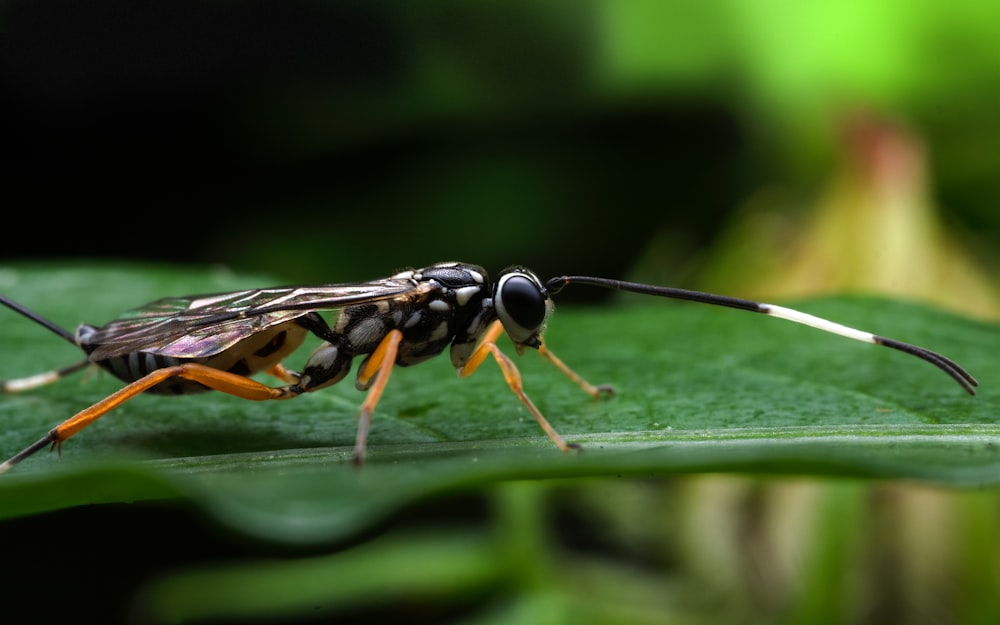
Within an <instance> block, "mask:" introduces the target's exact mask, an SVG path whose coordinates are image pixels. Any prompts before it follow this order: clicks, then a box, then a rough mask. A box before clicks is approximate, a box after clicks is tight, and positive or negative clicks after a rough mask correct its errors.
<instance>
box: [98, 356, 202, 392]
mask: <svg viewBox="0 0 1000 625" xmlns="http://www.w3.org/2000/svg"><path fill="white" fill-rule="evenodd" d="M205 360H210V359H205V358H174V357H173V356H164V355H163V354H153V353H151V352H132V353H131V354H125V355H123V356H115V357H114V358H108V359H106V360H100V361H98V362H97V364H98V365H100V367H101V368H103V369H105V370H106V371H108V372H109V373H111V374H112V375H114V376H115V377H116V378H118V379H119V380H122V381H123V382H134V381H136V380H138V379H139V378H142V377H144V376H146V375H149V374H150V373H152V372H154V371H156V370H157V369H165V368H167V367H174V366H176V365H179V364H183V363H185V362H197V363H203V364H204V363H205ZM207 390H209V389H208V387H206V386H204V385H202V384H199V383H198V382H192V381H190V380H185V379H184V378H170V379H168V380H165V381H163V382H161V383H159V384H157V385H156V386H154V387H153V388H151V389H149V391H147V392H149V393H155V394H157V395H185V394H188V393H203V392H205V391H207Z"/></svg>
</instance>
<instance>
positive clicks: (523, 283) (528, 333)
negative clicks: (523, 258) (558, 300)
mask: <svg viewBox="0 0 1000 625" xmlns="http://www.w3.org/2000/svg"><path fill="white" fill-rule="evenodd" d="M493 307H494V308H495V309H496V312H497V317H499V318H500V322H501V323H503V327H504V329H505V330H506V331H507V334H508V335H510V338H511V339H512V340H513V341H514V343H515V344H517V345H518V346H520V345H527V346H529V347H538V346H539V345H541V342H540V340H539V335H541V333H542V329H543V328H544V326H545V320H546V318H548V316H549V312H550V310H551V303H550V301H549V297H548V294H547V293H546V292H545V287H544V286H542V283H541V281H540V280H539V279H538V277H537V276H536V275H535V274H533V273H531V272H530V271H528V270H527V269H511V270H508V271H505V272H504V273H503V274H502V275H501V276H500V279H499V280H497V285H496V292H495V293H494V295H493Z"/></svg>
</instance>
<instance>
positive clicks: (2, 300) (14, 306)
mask: <svg viewBox="0 0 1000 625" xmlns="http://www.w3.org/2000/svg"><path fill="white" fill-rule="evenodd" d="M0 304H3V305H4V306H6V307H7V308H10V309H11V310H13V311H15V312H19V313H21V314H22V315H24V316H25V317H27V318H28V319H31V320H32V321H34V322H35V323H37V324H38V325H40V326H43V327H45V328H47V329H48V330H50V331H51V332H53V333H55V334H58V335H59V336H61V337H63V338H64V339H66V340H67V341H69V342H70V343H72V344H73V345H76V336H75V335H74V334H73V333H72V332H70V331H69V330H67V329H65V328H63V327H61V326H58V325H56V324H55V323H53V322H51V321H49V320H48V319H46V318H45V317H42V316H41V315H39V314H37V313H35V312H32V311H30V310H28V309H27V308H25V307H24V306H21V305H20V304H18V303H17V302H15V301H13V300H9V299H7V298H6V297H4V296H3V295H0Z"/></svg>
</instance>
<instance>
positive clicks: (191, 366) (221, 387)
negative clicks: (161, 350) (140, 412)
mask: <svg viewBox="0 0 1000 625" xmlns="http://www.w3.org/2000/svg"><path fill="white" fill-rule="evenodd" d="M175 377H180V378H184V379H186V380H192V381H195V382H200V383H201V384H204V385H205V386H207V387H209V388H212V389H215V390H217V391H222V392H223V393H228V394H229V395H234V396H236V397H242V398H243V399H250V400H254V401H263V400H267V399H288V398H290V397H295V394H293V393H291V392H289V391H287V390H286V389H282V388H272V387H270V386H267V385H265V384H261V383H260V382H257V381H255V380H251V379H250V378H247V377H244V376H242V375H237V374H235V373H229V372H227V371H221V370H219V369H213V368H212V367H207V366H205V365H201V364H197V363H185V364H182V365H176V366H173V367H165V368H163V369H157V370H156V371H153V372H152V373H150V374H148V375H146V376H143V377H141V378H139V379H138V380H136V381H135V382H132V383H131V384H129V385H128V386H125V387H123V388H121V389H119V390H118V391H116V392H114V393H112V394H111V395H108V396H107V397H105V398H104V399H102V400H101V401H99V402H97V403H96V404H94V405H93V406H90V407H89V408H86V409H84V410H81V411H80V412H78V413H77V414H75V415H74V416H72V417H70V418H69V419H67V420H65V421H63V422H62V423H60V424H59V425H57V426H56V427H54V428H53V429H52V430H50V431H49V433H48V434H46V435H45V437H44V438H42V439H41V440H39V441H37V442H36V443H34V444H33V445H31V446H30V447H28V448H26V449H24V450H23V451H21V452H20V453H18V454H16V455H15V456H13V457H12V458H10V459H9V460H7V461H6V462H4V463H3V464H0V473H3V472H4V471H6V470H8V469H10V468H11V467H12V466H14V465H15V464H17V463H18V462H20V461H21V460H24V459H25V458H27V457H28V456H30V455H31V454H33V453H35V452H36V451H38V450H40V449H42V448H44V447H46V446H49V445H52V446H53V447H57V448H58V447H59V446H61V445H62V442H63V441H65V440H66V439H68V438H69V437H71V436H73V435H74V434H76V433H77V432H79V431H80V430H82V429H83V428H85V427H87V426H88V425H90V424H91V423H93V422H94V421H97V420H98V419H100V418H101V417H103V416H104V415H106V414H107V413H108V412H110V411H111V410H113V409H114V408H116V407H118V406H120V405H121V404H123V403H124V402H126V401H128V400H129V399H132V398H133V397H135V396H136V395H138V394H140V393H142V392H143V391H146V390H148V389H150V388H152V387H153V386H156V385H157V384H159V383H160V382H163V381H164V380H167V379H170V378H175Z"/></svg>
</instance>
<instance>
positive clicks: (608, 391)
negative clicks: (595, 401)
mask: <svg viewBox="0 0 1000 625" xmlns="http://www.w3.org/2000/svg"><path fill="white" fill-rule="evenodd" d="M538 353H539V354H541V355H542V356H545V358H547V359H548V361H549V362H551V363H552V364H553V365H555V366H556V368H557V369H559V370H560V371H562V372H563V373H565V374H566V377H568V378H569V379H570V380H573V382H574V383H575V384H576V385H577V386H579V387H580V388H582V389H583V390H584V391H586V393H587V394H588V395H590V396H591V397H600V396H601V394H605V395H613V394H614V392H615V389H613V388H611V385H610V384H601V385H599V386H594V385H593V384H591V383H590V382H588V381H586V380H584V379H583V378H581V377H580V376H579V374H577V372H576V371H573V370H572V369H570V368H569V367H567V366H566V363H564V362H563V361H561V360H559V359H558V358H557V357H556V355H555V354H553V353H552V352H550V351H549V350H548V348H546V347H545V345H544V344H542V346H541V347H539V348H538Z"/></svg>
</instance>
